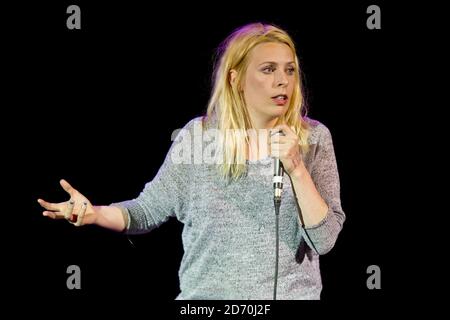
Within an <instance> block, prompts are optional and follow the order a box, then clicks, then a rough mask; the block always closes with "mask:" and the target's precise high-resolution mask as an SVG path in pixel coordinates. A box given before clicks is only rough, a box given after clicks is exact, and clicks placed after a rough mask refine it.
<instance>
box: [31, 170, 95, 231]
mask: <svg viewBox="0 0 450 320" xmlns="http://www.w3.org/2000/svg"><path fill="white" fill-rule="evenodd" d="M59 183H60V184H61V186H62V187H63V189H64V190H65V191H66V192H67V193H68V194H69V195H70V199H69V200H68V201H65V202H60V203H51V202H47V201H44V200H42V199H38V200H37V201H38V203H39V204H40V205H41V206H42V207H43V208H44V209H46V211H44V212H43V213H42V215H43V216H46V217H49V218H51V219H63V218H64V219H66V220H67V221H69V222H70V223H72V224H74V225H75V226H77V227H78V226H82V225H85V224H93V223H95V220H96V216H97V215H96V212H95V210H94V207H93V206H92V204H91V202H90V201H89V200H88V199H87V198H86V197H85V196H83V195H82V194H81V193H80V192H78V190H76V189H74V188H73V187H72V186H71V185H70V184H69V183H68V182H67V181H66V180H64V179H62V180H60V181H59Z"/></svg>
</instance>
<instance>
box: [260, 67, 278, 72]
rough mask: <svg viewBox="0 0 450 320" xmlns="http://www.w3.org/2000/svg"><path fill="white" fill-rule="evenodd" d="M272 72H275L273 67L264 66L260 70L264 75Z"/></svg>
mask: <svg viewBox="0 0 450 320" xmlns="http://www.w3.org/2000/svg"><path fill="white" fill-rule="evenodd" d="M274 71H275V67H274V66H266V67H264V68H262V72H264V73H272V72H274Z"/></svg>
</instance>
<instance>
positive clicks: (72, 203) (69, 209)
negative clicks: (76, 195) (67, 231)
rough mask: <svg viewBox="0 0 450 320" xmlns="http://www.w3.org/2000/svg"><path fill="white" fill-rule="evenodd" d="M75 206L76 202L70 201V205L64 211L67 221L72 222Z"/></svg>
mask: <svg viewBox="0 0 450 320" xmlns="http://www.w3.org/2000/svg"><path fill="white" fill-rule="evenodd" d="M74 206H75V201H73V200H70V201H69V203H68V204H67V206H66V208H65V209H64V218H66V219H67V220H70V217H71V216H72V211H73V207H74Z"/></svg>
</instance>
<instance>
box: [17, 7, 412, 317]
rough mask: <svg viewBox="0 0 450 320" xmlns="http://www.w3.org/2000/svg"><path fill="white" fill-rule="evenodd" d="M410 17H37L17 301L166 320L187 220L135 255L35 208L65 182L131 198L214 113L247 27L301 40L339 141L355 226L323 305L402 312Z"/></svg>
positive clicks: (237, 11)
mask: <svg viewBox="0 0 450 320" xmlns="http://www.w3.org/2000/svg"><path fill="white" fill-rule="evenodd" d="M70 4H78V5H79V6H80V8H81V25H82V28H81V30H68V29H67V28H66V19H67V17H68V14H66V8H67V6H68V5H70ZM370 4H378V5H379V6H380V7H381V23H382V28H381V30H369V29H367V27H366V19H367V17H368V14H367V13H366V8H367V7H368V5H370ZM406 9H407V8H405V7H401V8H395V7H393V6H392V5H391V6H389V5H388V4H386V3H384V2H364V1H360V2H353V3H352V2H348V3H347V2H346V3H345V4H344V3H341V2H339V3H332V2H330V3H327V2H315V4H311V3H310V2H308V3H307V2H304V1H284V2H277V3H275V2H271V3H265V2H254V3H252V2H245V5H244V3H243V2H238V3H234V2H228V1H227V2H221V3H219V2H217V3H211V4H198V3H193V2H184V3H182V4H175V3H169V2H167V3H161V4H159V3H158V4H157V5H151V4H145V5H144V4H137V3H130V2H125V1H121V2H119V1H118V2H106V1H105V2H96V3H95V4H93V3H92V2H88V1H74V2H67V1H58V2H57V3H56V2H55V3H53V4H51V3H46V4H40V5H39V6H36V7H33V9H29V12H27V14H30V16H31V18H30V20H29V22H31V24H32V25H33V26H34V27H32V28H30V29H28V32H27V38H26V41H27V44H29V46H27V49H26V50H28V51H27V52H22V53H23V54H24V56H27V57H29V60H28V61H27V63H29V65H30V68H29V70H28V74H29V75H30V76H29V77H27V85H28V86H29V90H27V91H26V92H24V93H23V95H24V96H23V97H22V98H23V99H25V100H27V99H29V101H30V102H31V101H32V108H30V111H29V113H28V114H27V115H28V116H29V119H30V121H31V125H30V126H29V127H28V130H29V133H30V134H29V135H28V136H27V142H26V143H27V144H26V145H27V148H26V150H27V152H29V154H28V155H29V157H28V159H27V166H26V172H27V177H28V180H27V184H29V185H30V187H31V194H30V198H29V206H28V208H27V209H26V212H25V213H24V214H23V215H22V217H23V218H24V219H25V223H24V224H22V226H23V228H21V230H20V235H19V236H17V237H16V239H17V240H18V242H19V243H20V244H21V245H22V246H21V250H18V251H16V252H15V254H16V257H15V261H16V262H18V264H20V267H22V268H21V269H20V270H22V274H21V276H20V279H17V285H16V289H19V291H22V292H23V293H28V294H29V295H30V296H32V297H33V300H37V301H41V300H42V301H55V299H58V300H59V299H63V300H64V301H81V304H82V305H85V304H86V303H88V304H89V301H96V300H97V299H99V298H100V297H101V298H105V297H112V299H111V301H117V300H121V299H128V298H133V299H142V300H145V301H146V303H148V305H147V306H152V307H155V308H157V307H158V306H160V304H159V303H157V302H152V301H154V300H160V301H172V300H173V299H174V298H175V297H176V295H177V294H178V290H179V289H178V266H179V263H180V261H181V257H182V254H183V250H182V246H181V230H182V225H181V224H180V223H178V222H177V221H175V220H169V222H167V223H166V224H164V225H162V226H161V227H160V228H159V229H157V230H154V231H153V232H151V233H149V234H146V235H141V236H133V237H131V240H132V241H133V243H134V247H133V246H131V245H130V243H129V242H128V239H127V238H126V237H125V236H124V235H120V234H116V233H113V232H110V231H108V230H102V229H100V228H98V227H93V226H87V227H83V228H74V227H73V226H71V225H69V224H68V223H67V222H65V221H52V220H49V219H47V218H45V217H42V216H41V212H42V210H41V208H40V206H39V205H38V204H37V202H36V199H37V198H43V199H45V200H47V201H52V202H60V201H65V200H67V195H66V194H65V192H64V191H63V190H62V189H61V188H60V186H59V183H58V181H59V179H61V178H65V179H67V180H68V181H69V182H70V183H71V184H72V185H73V186H74V187H75V188H77V189H78V190H80V191H81V192H82V193H83V194H84V195H85V196H87V197H88V198H89V199H90V200H91V201H92V202H93V203H94V204H109V203H111V202H115V201H121V200H127V199H132V198H135V197H136V196H137V195H138V194H139V192H140V191H141V190H142V188H143V186H144V184H145V183H146V182H148V181H150V180H151V179H152V178H153V176H154V175H155V174H156V172H157V170H158V169H159V166H160V165H161V164H162V161H163V159H164V157H165V155H166V152H167V150H168V148H169V146H170V144H171V140H170V137H171V133H172V131H173V130H175V129H177V128H181V127H182V126H184V124H186V123H187V122H188V121H189V120H190V119H192V118H193V117H196V116H199V115H201V114H203V112H204V111H205V108H206V104H207V100H208V97H209V92H210V89H211V87H210V74H211V71H212V57H213V54H214V50H215V48H216V47H217V45H218V44H219V42H220V41H221V40H223V38H224V37H226V36H227V35H228V34H229V33H230V32H231V31H232V30H233V29H235V28H236V27H239V26H241V25H243V24H246V23H249V22H255V21H262V22H268V23H275V24H277V25H279V26H281V27H282V28H284V29H285V30H287V31H288V32H289V33H290V34H291V35H292V36H293V38H294V40H295V42H296V45H297V50H298V55H299V58H300V61H301V66H302V68H303V72H304V75H305V79H306V82H305V86H306V90H307V99H308V104H309V116H310V117H312V118H314V119H317V120H319V121H321V122H322V123H324V124H325V125H326V126H327V127H328V128H329V129H330V131H331V133H332V136H333V140H334V145H335V152H336V157H337V161H338V167H339V172H340V178H341V196H342V205H343V209H344V211H345V212H346V214H347V220H346V222H345V225H344V228H343V231H342V232H341V234H340V236H339V239H338V241H337V243H336V246H335V248H334V249H333V250H332V251H331V252H330V253H328V254H327V255H325V256H322V257H321V271H322V277H323V286H324V289H323V292H322V302H321V303H322V304H323V303H325V304H326V303H332V302H334V301H352V303H353V302H354V301H359V302H362V303H365V304H368V305H369V306H371V307H372V309H376V308H377V306H379V305H380V304H382V303H384V302H386V301H388V300H391V299H394V300H395V299H396V297H397V295H398V293H399V288H401V287H402V285H401V284H402V283H403V281H404V280H403V278H404V275H405V267H404V265H402V261H403V260H402V258H401V251H402V248H403V246H404V243H405V242H406V241H408V239H404V238H399V237H398V236H397V234H398V233H399V229H398V223H399V222H401V221H402V219H403V217H402V215H403V214H404V211H403V210H404V209H403V208H402V205H401V202H402V201H401V198H402V196H399V192H398V190H400V189H401V184H403V183H405V181H404V173H403V171H402V167H403V162H402V161H401V160H400V158H399V157H397V155H400V154H401V153H402V152H403V151H404V150H403V149H404V148H405V147H404V146H402V144H401V143H399V141H401V140H402V139H403V137H404V134H405V133H404V131H403V130H402V125H401V123H402V122H403V121H405V119H407V117H408V114H409V113H411V110H410V109H409V108H410V106H408V105H407V104H406V103H404V101H402V99H403V94H404V92H406V91H407V88H405V87H404V86H402V81H403V79H404V78H405V77H406V76H405V71H406V70H407V69H408V70H409V67H410V65H409V64H408V63H405V61H409V60H408V59H409V57H408V56H405V54H404V52H405V49H406V48H407V46H408V45H409V44H408V41H409V40H410V38H411V37H412V35H411V29H410V28H408V27H407V25H405V24H404V23H403V22H402V21H403V20H404V19H403V20H402V17H403V18H404V17H405V15H406V16H407V15H408V13H407V12H406V11H405V10H406ZM414 36H415V37H417V36H419V34H418V33H417V32H415V33H414ZM18 41H19V40H18ZM71 264H75V265H79V266H80V268H81V271H82V289H81V290H79V291H76V290H74V291H70V290H67V288H66V278H67V274H66V268H67V266H69V265H71ZM370 265H378V266H379V267H380V268H381V287H382V289H381V290H368V289H367V286H366V279H367V277H368V274H367V273H366V269H367V267H368V266H370ZM403 289H404V288H403ZM71 299H74V300H71ZM133 301H135V300H133ZM113 303H115V302H113ZM291 307H292V308H293V309H294V308H295V305H291Z"/></svg>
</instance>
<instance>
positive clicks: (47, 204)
mask: <svg viewBox="0 0 450 320" xmlns="http://www.w3.org/2000/svg"><path fill="white" fill-rule="evenodd" d="M37 201H38V203H39V204H40V205H41V207H43V208H45V209H47V210H50V211H61V210H62V208H63V206H64V204H63V203H50V202H47V201H45V200H42V199H38V200H37Z"/></svg>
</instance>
